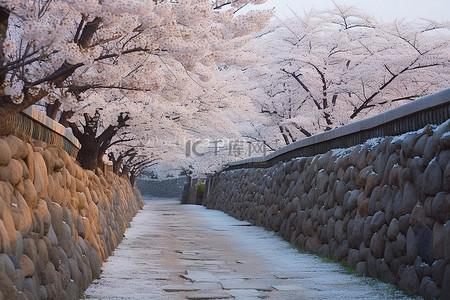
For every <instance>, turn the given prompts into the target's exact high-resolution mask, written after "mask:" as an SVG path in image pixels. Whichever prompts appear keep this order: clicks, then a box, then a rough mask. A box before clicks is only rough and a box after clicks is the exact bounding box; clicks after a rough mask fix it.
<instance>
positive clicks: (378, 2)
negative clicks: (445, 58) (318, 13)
mask: <svg viewBox="0 0 450 300" xmlns="http://www.w3.org/2000/svg"><path fill="white" fill-rule="evenodd" d="M334 2H335V3H336V4H338V5H339V4H344V5H349V6H355V7H358V8H360V9H362V10H364V11H366V12H368V13H370V14H371V15H373V16H375V17H376V18H377V19H378V20H380V21H394V20H395V19H397V20H401V19H406V20H414V19H420V18H424V19H430V20H435V21H450V1H449V0H425V1H424V0H334ZM257 7H258V8H274V7H275V10H276V16H277V17H278V18H280V19H285V18H287V17H293V16H294V15H293V13H292V12H291V10H290V9H289V8H291V9H292V10H294V11H296V12H300V13H301V12H303V11H304V10H310V9H312V8H314V9H318V10H320V9H326V8H332V7H334V4H333V1H332V0H268V1H267V2H266V3H265V4H263V5H258V6H257Z"/></svg>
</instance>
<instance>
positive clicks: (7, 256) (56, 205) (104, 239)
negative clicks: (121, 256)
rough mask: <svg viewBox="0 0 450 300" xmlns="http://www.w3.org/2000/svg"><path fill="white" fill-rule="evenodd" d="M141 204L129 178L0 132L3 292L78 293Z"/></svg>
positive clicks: (21, 295)
mask: <svg viewBox="0 0 450 300" xmlns="http://www.w3.org/2000/svg"><path fill="white" fill-rule="evenodd" d="M142 205H143V201H142V199H141V197H140V194H139V192H138V191H137V190H136V189H133V188H132V187H131V185H130V183H129V181H128V180H127V179H123V178H119V177H117V176H115V175H114V174H112V173H110V172H109V173H107V174H103V173H102V172H101V171H100V170H97V174H95V173H94V172H92V171H87V170H84V169H82V168H81V167H80V166H79V165H78V164H77V163H76V162H75V159H74V158H73V157H71V156H69V155H68V154H67V153H66V152H65V151H64V150H62V149H61V148H57V147H53V146H47V145H46V144H45V143H43V142H34V143H33V142H24V141H22V140H21V139H19V138H17V137H16V136H13V135H10V136H7V137H0V299H79V298H80V296H81V294H82V292H83V291H84V290H85V289H86V288H87V286H88V285H89V283H90V282H91V281H92V279H93V278H96V277H98V276H99V274H100V268H101V265H102V262H103V261H105V259H106V258H107V257H108V256H109V255H111V253H112V251H113V250H114V248H115V247H116V246H117V245H118V244H119V242H120V241H121V240H122V238H123V234H124V231H125V229H126V227H128V226H129V225H130V221H131V219H132V218H133V216H134V215H135V214H136V213H137V211H138V210H139V209H140V208H141V207H142Z"/></svg>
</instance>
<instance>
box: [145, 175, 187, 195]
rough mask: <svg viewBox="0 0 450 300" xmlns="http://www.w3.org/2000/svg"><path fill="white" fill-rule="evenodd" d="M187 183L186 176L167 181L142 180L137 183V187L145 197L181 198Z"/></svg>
mask: <svg viewBox="0 0 450 300" xmlns="http://www.w3.org/2000/svg"><path fill="white" fill-rule="evenodd" d="M186 182H187V177H185V176H183V177H178V178H167V179H147V178H140V179H138V180H137V181H136V185H137V187H138V188H139V191H140V192H141V195H142V196H144V197H145V196H151V197H159V198H181V194H182V192H183V188H184V185H185V184H186Z"/></svg>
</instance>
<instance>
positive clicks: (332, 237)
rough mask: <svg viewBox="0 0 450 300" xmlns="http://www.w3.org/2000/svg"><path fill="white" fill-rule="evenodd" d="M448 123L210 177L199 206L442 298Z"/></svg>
mask: <svg viewBox="0 0 450 300" xmlns="http://www.w3.org/2000/svg"><path fill="white" fill-rule="evenodd" d="M449 131H450V120H447V122H445V123H444V124H442V125H441V126H439V127H437V128H435V127H432V126H427V127H426V128H424V129H423V130H419V131H417V132H413V133H408V134H405V135H402V136H400V137H386V138H379V139H373V140H370V141H368V142H366V143H364V144H361V145H358V146H355V147H352V148H348V149H340V150H332V151H328V152H327V153H325V154H320V155H315V156H311V157H302V158H296V159H293V160H291V161H289V162H287V163H278V164H277V165H275V166H273V167H271V168H267V169H239V170H233V171H227V172H222V173H219V174H217V175H215V176H213V177H212V178H211V179H210V180H211V189H210V192H209V195H208V197H207V199H206V200H205V201H204V203H203V204H204V205H205V206H206V207H208V208H213V209H220V210H222V211H224V212H226V213H228V214H230V215H232V216H234V217H236V218H238V219H241V220H248V221H250V222H252V223H253V224H255V225H258V226H263V227H265V228H266V229H270V230H274V231H275V232H278V233H279V234H280V235H281V236H282V237H284V238H285V239H286V240H287V241H290V242H291V243H293V244H295V245H297V246H299V247H301V248H303V249H304V250H306V251H309V252H313V253H318V254H319V255H323V256H332V257H333V258H334V259H336V260H339V261H343V262H346V263H347V265H349V266H353V267H355V268H356V272H357V273H359V274H363V275H367V276H371V277H375V278H380V279H382V280H384V281H386V282H389V283H393V284H397V285H398V286H399V287H400V288H401V289H404V290H408V291H410V292H413V293H416V294H419V295H421V296H425V297H427V298H435V297H442V298H443V299H450V284H449V283H450V196H449V192H450V163H449V158H450V133H449Z"/></svg>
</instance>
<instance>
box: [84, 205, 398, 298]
mask: <svg viewBox="0 0 450 300" xmlns="http://www.w3.org/2000/svg"><path fill="white" fill-rule="evenodd" d="M85 298H86V299H102V300H107V299H111V300H113V299H283V300H286V299H403V295H402V294H400V293H399V292H397V291H392V290H389V288H388V286H387V285H384V284H379V283H376V284H373V282H372V283H371V284H367V283H365V282H364V279H362V278H358V277H355V276H352V275H348V274H345V272H344V271H343V270H342V269H341V268H340V267H339V266H338V265H337V264H333V263H324V262H322V261H321V260H320V258H317V257H315V256H312V255H307V254H300V253H298V252H297V250H295V249H293V248H292V247H291V246H290V245H289V244H288V243H287V242H285V241H283V240H282V239H280V238H279V237H277V236H275V235H274V234H273V233H272V232H268V231H265V230H264V229H262V228H258V227H254V226H250V224H249V223H247V222H242V221H237V220H236V219H234V218H232V217H230V216H228V215H226V214H224V213H222V212H220V211H214V210H206V209H205V208H204V207H202V206H194V205H180V204H179V201H176V200H174V199H163V200H161V199H160V200H152V201H146V206H145V207H144V209H143V210H142V211H140V212H139V213H138V214H137V215H136V217H135V218H134V220H133V222H132V227H131V228H129V229H128V230H127V231H126V234H125V238H124V240H123V241H122V243H121V244H120V245H119V247H118V248H117V249H116V250H115V252H114V255H113V256H111V257H110V258H109V259H108V262H107V263H105V264H104V266H103V272H102V274H101V278H100V279H98V280H95V281H94V283H93V284H91V286H90V287H89V288H88V290H87V291H86V292H85Z"/></svg>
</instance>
